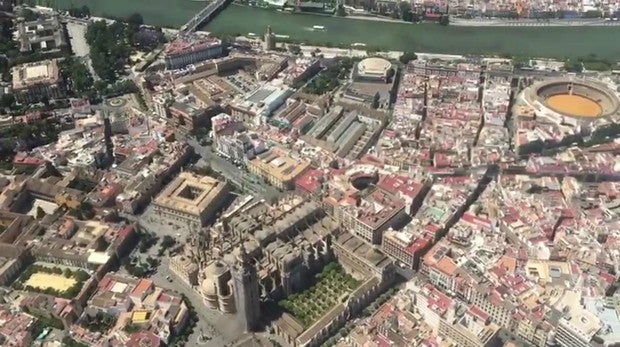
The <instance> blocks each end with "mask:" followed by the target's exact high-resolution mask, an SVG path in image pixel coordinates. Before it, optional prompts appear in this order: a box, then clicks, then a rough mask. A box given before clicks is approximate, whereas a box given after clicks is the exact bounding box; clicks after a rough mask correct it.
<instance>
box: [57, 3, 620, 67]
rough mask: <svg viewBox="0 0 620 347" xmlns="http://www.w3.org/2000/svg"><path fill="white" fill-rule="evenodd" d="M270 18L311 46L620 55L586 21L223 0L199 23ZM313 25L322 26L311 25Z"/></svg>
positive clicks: (178, 18) (237, 30) (168, 22)
mask: <svg viewBox="0 0 620 347" xmlns="http://www.w3.org/2000/svg"><path fill="white" fill-rule="evenodd" d="M56 3H57V6H58V7H59V8H68V7H70V6H71V4H73V5H74V6H82V5H86V6H89V8H90V9H91V12H92V13H93V14H94V15H97V16H114V17H126V16H128V15H129V14H131V13H133V12H138V13H140V14H142V16H143V18H144V20H145V21H146V22H147V23H148V24H152V25H157V26H163V27H179V26H180V25H182V24H184V23H185V21H187V20H188V19H189V18H191V17H192V16H193V15H194V14H195V13H196V12H198V11H199V10H200V9H201V8H202V6H203V5H204V3H202V2H196V1H190V0H132V1H129V2H127V1H126V0H106V1H99V0H56ZM267 25H271V27H272V28H273V30H274V31H275V32H276V34H278V35H284V36H288V38H289V40H291V41H296V42H304V43H307V44H313V45H317V46H342V47H346V46H350V45H352V44H355V43H365V44H366V48H367V49H370V50H377V49H379V50H386V51H417V52H430V53H445V54H479V55H485V54H486V55H489V54H495V55H512V56H533V57H549V58H575V57H580V56H587V55H589V54H596V55H597V56H599V57H605V58H609V59H620V45H614V44H613V43H615V42H616V41H617V39H618V37H620V26H585V27H560V26H557V27H556V26H553V27H551V26H544V27H494V26H492V27H484V26H483V27H480V26H476V27H470V26H447V27H444V26H441V25H438V24H435V23H421V24H411V23H405V22H384V21H370V20H360V19H352V18H346V17H345V18H342V17H330V16H317V15H311V14H303V13H293V14H291V13H286V12H278V11H273V10H266V9H259V8H254V7H245V6H238V5H235V4H231V5H229V6H228V7H227V8H226V9H224V10H223V11H222V12H221V13H220V14H219V15H218V16H217V17H216V18H215V19H214V20H212V21H211V22H210V23H209V24H208V25H207V26H206V27H205V28H203V30H207V31H211V32H213V33H215V34H217V35H247V34H248V33H256V34H261V33H263V32H264V31H265V28H266V27H267ZM315 25H318V26H323V27H325V28H326V30H325V31H313V30H312V27H313V26H315Z"/></svg>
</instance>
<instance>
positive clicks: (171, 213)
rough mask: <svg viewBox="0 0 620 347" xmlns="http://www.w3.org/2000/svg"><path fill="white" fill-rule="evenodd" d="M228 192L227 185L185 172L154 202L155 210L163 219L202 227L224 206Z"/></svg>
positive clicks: (210, 178)
mask: <svg viewBox="0 0 620 347" xmlns="http://www.w3.org/2000/svg"><path fill="white" fill-rule="evenodd" d="M228 191H229V188H228V184H227V183H226V182H221V181H218V180H217V179H215V178H212V177H209V176H200V175H196V174H193V173H190V172H182V173H181V174H180V175H179V176H178V177H177V178H175V179H174V180H173V181H172V182H171V183H170V184H168V185H167V186H166V188H164V190H163V191H162V192H161V193H160V194H159V196H158V197H157V199H155V204H154V208H155V211H156V212H157V213H158V214H159V215H160V216H161V217H162V218H169V219H171V220H175V221H179V222H182V223H187V225H188V226H190V227H200V226H203V225H205V224H206V222H207V220H208V219H209V218H210V217H212V216H213V215H214V214H215V213H216V212H217V210H218V209H219V208H220V207H222V205H223V204H224V203H225V201H226V196H227V194H228Z"/></svg>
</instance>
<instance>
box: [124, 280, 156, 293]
mask: <svg viewBox="0 0 620 347" xmlns="http://www.w3.org/2000/svg"><path fill="white" fill-rule="evenodd" d="M152 285H153V281H151V280H148V279H146V278H142V279H140V281H138V284H136V286H135V287H134V289H133V290H132V291H131V294H130V295H131V296H133V297H139V296H142V294H144V293H145V292H146V291H147V290H149V288H151V286H152Z"/></svg>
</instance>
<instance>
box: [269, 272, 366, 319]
mask: <svg viewBox="0 0 620 347" xmlns="http://www.w3.org/2000/svg"><path fill="white" fill-rule="evenodd" d="M315 278H316V280H317V282H316V284H315V285H313V286H312V287H310V288H308V289H306V290H304V291H303V292H301V293H298V294H292V295H289V297H288V298H286V299H285V300H282V301H280V302H279V303H278V304H279V305H280V307H282V308H284V309H285V310H286V311H287V312H289V313H290V314H292V315H293V316H294V317H295V319H297V320H298V321H299V322H300V323H302V324H303V325H304V326H305V327H308V326H310V325H311V324H312V323H313V322H315V321H316V320H317V319H319V318H320V317H321V316H322V315H323V314H325V313H326V312H327V311H329V310H330V309H331V308H332V307H334V306H335V305H336V304H338V302H342V301H344V300H346V296H347V295H348V294H350V293H351V292H353V290H354V289H355V288H357V287H358V286H359V284H360V283H359V281H358V280H356V279H355V278H353V276H351V275H349V274H347V273H345V272H344V270H343V269H342V267H341V266H340V265H339V264H338V263H329V264H328V265H326V266H325V267H324V268H323V271H321V272H320V273H318V274H317V275H316V276H315Z"/></svg>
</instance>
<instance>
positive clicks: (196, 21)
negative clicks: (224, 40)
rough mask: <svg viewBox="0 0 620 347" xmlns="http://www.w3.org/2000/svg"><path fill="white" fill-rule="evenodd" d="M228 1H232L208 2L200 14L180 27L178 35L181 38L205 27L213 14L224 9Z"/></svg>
mask: <svg viewBox="0 0 620 347" xmlns="http://www.w3.org/2000/svg"><path fill="white" fill-rule="evenodd" d="M230 1H232V0H208V1H207V5H206V6H205V7H204V8H203V9H202V10H200V12H198V13H197V14H196V15H195V16H194V17H192V18H191V19H190V20H189V21H188V22H187V23H185V24H184V25H183V26H181V30H180V31H179V35H180V36H183V35H186V34H189V33H192V32H194V31H196V30H197V29H198V27H200V26H203V25H205V24H206V23H207V22H208V21H209V20H211V19H212V18H213V15H214V14H217V12H218V11H220V10H222V9H223V8H224V7H226V5H228V3H229V2H230Z"/></svg>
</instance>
